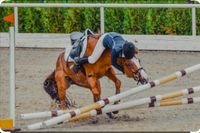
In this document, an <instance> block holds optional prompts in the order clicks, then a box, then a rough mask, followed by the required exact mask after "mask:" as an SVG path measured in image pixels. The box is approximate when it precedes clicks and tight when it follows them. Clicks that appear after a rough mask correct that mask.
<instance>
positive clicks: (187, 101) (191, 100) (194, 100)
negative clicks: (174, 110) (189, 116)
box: [149, 97, 200, 107]
mask: <svg viewBox="0 0 200 133" xmlns="http://www.w3.org/2000/svg"><path fill="white" fill-rule="evenodd" d="M199 102H200V97H193V98H182V99H178V100H174V101H161V102H159V101H156V102H153V103H151V104H149V107H163V106H172V105H183V104H193V103H199Z"/></svg>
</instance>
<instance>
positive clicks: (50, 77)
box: [46, 70, 55, 80]
mask: <svg viewBox="0 0 200 133" xmlns="http://www.w3.org/2000/svg"><path fill="white" fill-rule="evenodd" d="M48 79H51V80H55V70H54V71H53V72H52V73H51V74H49V75H48V76H47V78H46V80H48Z"/></svg>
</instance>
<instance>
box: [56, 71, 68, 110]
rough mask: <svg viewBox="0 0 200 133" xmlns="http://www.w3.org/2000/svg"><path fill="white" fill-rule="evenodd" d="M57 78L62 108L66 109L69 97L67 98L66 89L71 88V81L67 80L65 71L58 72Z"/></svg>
mask: <svg viewBox="0 0 200 133" xmlns="http://www.w3.org/2000/svg"><path fill="white" fill-rule="evenodd" d="M55 79H56V83H57V87H58V96H59V99H60V108H61V109H66V108H67V104H66V101H67V99H66V96H65V93H66V89H67V88H69V83H68V82H67V80H66V78H65V74H64V72H63V71H58V72H56V74H55Z"/></svg>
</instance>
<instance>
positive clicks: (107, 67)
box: [44, 36, 148, 108]
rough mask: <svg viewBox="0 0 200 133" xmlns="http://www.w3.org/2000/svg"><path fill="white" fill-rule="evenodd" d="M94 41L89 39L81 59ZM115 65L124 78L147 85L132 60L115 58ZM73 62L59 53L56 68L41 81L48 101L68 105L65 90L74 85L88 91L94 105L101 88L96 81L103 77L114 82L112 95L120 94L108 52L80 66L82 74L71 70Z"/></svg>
mask: <svg viewBox="0 0 200 133" xmlns="http://www.w3.org/2000/svg"><path fill="white" fill-rule="evenodd" d="M97 41H98V39H97V38H95V37H93V36H89V37H88V45H87V49H86V52H85V56H90V55H91V54H92V52H93V49H94V48H95V45H96V43H97ZM117 64H120V65H122V66H123V68H124V71H125V74H126V75H127V77H130V78H132V77H133V78H134V79H135V80H136V81H138V82H140V83H142V84H145V83H147V82H148V77H147V74H146V73H145V71H144V69H143V68H142V67H141V65H140V61H139V59H137V58H136V57H134V58H133V59H131V60H127V59H125V58H118V60H117ZM73 65H74V63H73V62H70V61H67V62H66V61H65V59H64V53H61V54H60V55H59V57H58V59H57V62H56V69H55V71H54V72H52V73H51V74H50V75H49V76H48V77H47V78H46V80H45V81H44V89H45V91H46V92H47V93H48V94H49V95H50V96H51V98H52V99H54V100H56V101H59V103H60V107H61V108H65V107H66V106H67V105H68V103H67V99H66V97H65V92H66V90H67V89H68V88H69V87H70V85H71V84H76V85H78V86H82V87H85V88H88V89H90V90H91V92H92V94H93V98H94V102H96V101H98V100H100V96H101V87H100V78H101V77H103V76H107V77H108V78H109V79H110V80H112V81H113V82H114V83H115V88H116V94H118V93H120V86H121V82H120V80H119V79H118V78H117V77H116V74H115V71H114V69H113V68H112V65H111V55H110V50H109V49H106V50H105V51H104V52H103V54H102V55H101V57H100V58H99V59H98V61H97V62H96V63H95V64H89V63H86V64H83V68H84V70H85V73H83V72H82V71H81V70H79V71H78V73H76V74H75V73H74V71H73V69H72V68H73Z"/></svg>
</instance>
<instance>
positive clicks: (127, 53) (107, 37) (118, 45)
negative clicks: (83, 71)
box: [75, 32, 137, 73]
mask: <svg viewBox="0 0 200 133" xmlns="http://www.w3.org/2000/svg"><path fill="white" fill-rule="evenodd" d="M106 48H108V49H111V61H112V65H113V66H114V67H116V68H117V69H118V70H120V71H121V72H123V73H124V69H123V67H122V66H121V65H118V64H117V63H116V62H117V57H119V56H122V55H124V57H125V58H126V59H132V58H133V57H134V56H135V53H136V51H137V50H136V49H137V48H136V47H135V45H134V44H133V43H132V42H129V41H126V40H125V39H124V38H123V37H122V36H121V35H120V34H119V33H117V32H108V33H104V34H103V35H102V36H101V37H100V38H99V40H98V42H97V44H96V47H95V49H94V51H93V53H92V55H90V56H89V57H86V56H85V57H82V58H76V59H75V63H76V65H82V64H84V63H90V64H94V63H95V62H96V61H97V60H98V59H99V58H100V56H101V55H102V53H103V52H104V50H105V49H106Z"/></svg>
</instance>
